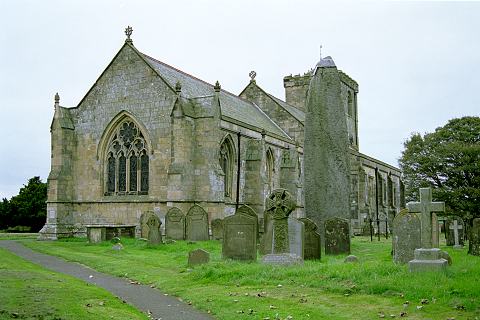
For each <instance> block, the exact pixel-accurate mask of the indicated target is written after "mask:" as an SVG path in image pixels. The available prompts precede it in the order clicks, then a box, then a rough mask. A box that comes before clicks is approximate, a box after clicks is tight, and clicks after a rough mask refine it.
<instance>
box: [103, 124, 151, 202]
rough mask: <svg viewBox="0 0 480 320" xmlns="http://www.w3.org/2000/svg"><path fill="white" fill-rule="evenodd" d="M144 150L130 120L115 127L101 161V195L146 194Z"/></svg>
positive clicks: (139, 135) (146, 151)
mask: <svg viewBox="0 0 480 320" xmlns="http://www.w3.org/2000/svg"><path fill="white" fill-rule="evenodd" d="M148 161H149V159H148V150H147V144H146V143H145V138H144V137H143V134H142V132H141V131H140V129H138V127H137V126H136V125H135V123H134V122H132V121H131V120H125V121H123V122H121V123H120V125H118V127H117V128H116V129H115V131H114V133H113V134H112V138H111V140H110V142H109V144H108V147H107V153H106V158H105V164H106V165H105V178H106V179H105V181H106V184H105V195H127V194H131V195H136V194H147V193H148V174H149V173H148V171H149V164H148Z"/></svg>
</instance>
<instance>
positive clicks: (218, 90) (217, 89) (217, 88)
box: [213, 81, 222, 92]
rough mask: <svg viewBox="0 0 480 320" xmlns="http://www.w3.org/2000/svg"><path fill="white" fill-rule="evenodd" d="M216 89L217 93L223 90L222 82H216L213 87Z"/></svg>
mask: <svg viewBox="0 0 480 320" xmlns="http://www.w3.org/2000/svg"><path fill="white" fill-rule="evenodd" d="M213 89H215V92H220V89H222V86H221V85H220V82H218V81H217V82H215V86H214V87H213Z"/></svg>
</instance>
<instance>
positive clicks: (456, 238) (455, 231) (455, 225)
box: [449, 219, 463, 249]
mask: <svg viewBox="0 0 480 320" xmlns="http://www.w3.org/2000/svg"><path fill="white" fill-rule="evenodd" d="M449 229H450V230H453V239H454V241H455V244H454V246H453V247H454V248H455V249H457V248H462V247H463V246H462V245H461V244H460V240H459V236H458V231H459V230H460V229H462V225H461V224H458V220H457V219H455V220H453V223H451V224H450V226H449Z"/></svg>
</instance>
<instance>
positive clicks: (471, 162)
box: [399, 117, 480, 220]
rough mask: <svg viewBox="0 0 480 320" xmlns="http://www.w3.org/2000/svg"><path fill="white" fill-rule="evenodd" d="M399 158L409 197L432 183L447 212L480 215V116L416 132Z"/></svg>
mask: <svg viewBox="0 0 480 320" xmlns="http://www.w3.org/2000/svg"><path fill="white" fill-rule="evenodd" d="M404 147H405V150H404V151H403V152H402V156H401V158H400V160H399V163H400V167H401V168H402V170H403V174H404V182H405V189H406V192H405V196H406V200H407V201H412V200H418V199H417V197H418V188H420V187H432V189H433V196H434V198H435V199H436V200H439V201H444V202H445V204H446V207H447V208H446V209H447V213H452V214H457V215H460V216H463V217H464V218H465V219H467V220H470V219H471V218H472V217H480V118H479V117H463V118H459V119H452V120H450V121H449V122H448V123H447V124H446V125H445V126H443V127H439V128H437V129H436V130H435V132H433V133H427V134H425V135H424V136H422V135H421V134H419V133H413V134H412V135H411V137H410V138H409V139H408V140H407V141H406V142H405V143H404Z"/></svg>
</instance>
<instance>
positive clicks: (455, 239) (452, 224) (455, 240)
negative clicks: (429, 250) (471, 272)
mask: <svg viewBox="0 0 480 320" xmlns="http://www.w3.org/2000/svg"><path fill="white" fill-rule="evenodd" d="M464 232H465V224H464V223H463V220H462V218H460V217H457V216H453V217H448V218H447V220H446V222H445V238H446V240H447V246H454V248H462V247H463V245H464V240H463V239H464V237H465V236H464V235H465V233H464Z"/></svg>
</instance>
